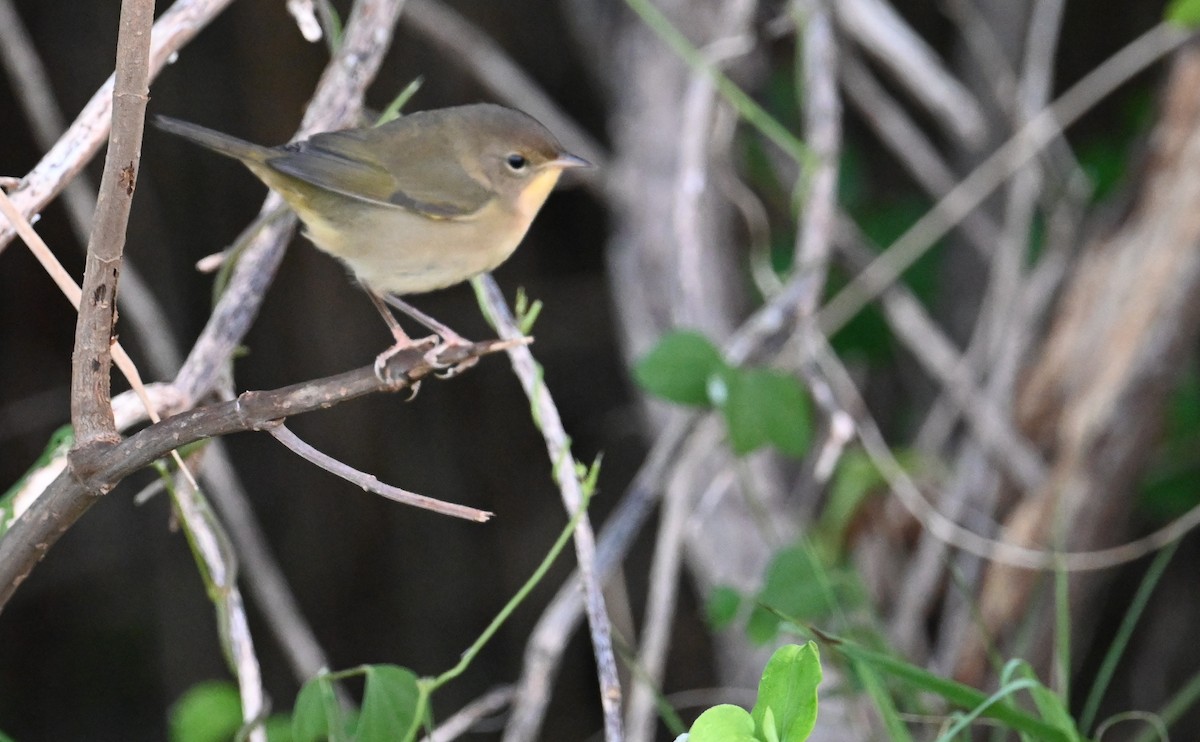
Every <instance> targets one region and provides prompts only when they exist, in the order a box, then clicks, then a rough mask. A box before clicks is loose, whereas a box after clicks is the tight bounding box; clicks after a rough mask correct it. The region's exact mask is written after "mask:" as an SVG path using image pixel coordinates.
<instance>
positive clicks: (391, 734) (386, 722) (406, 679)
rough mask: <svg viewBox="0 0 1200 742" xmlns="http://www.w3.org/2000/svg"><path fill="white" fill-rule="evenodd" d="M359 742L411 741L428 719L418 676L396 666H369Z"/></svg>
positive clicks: (360, 717) (360, 716)
mask: <svg viewBox="0 0 1200 742" xmlns="http://www.w3.org/2000/svg"><path fill="white" fill-rule="evenodd" d="M366 670H367V688H366V690H365V691H364V692H363V705H362V713H361V714H360V715H359V721H358V732H357V734H356V735H355V740H356V742H408V741H409V740H412V739H414V738H415V737H416V736H417V732H418V731H419V730H420V728H421V722H423V721H424V720H425V709H424V703H423V701H422V697H421V690H420V687H419V686H418V684H417V676H416V674H414V673H413V671H412V670H409V669H407V668H404V667H398V666H396V665H370V666H368V667H367V668H366Z"/></svg>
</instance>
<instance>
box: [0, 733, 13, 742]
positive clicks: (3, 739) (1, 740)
mask: <svg viewBox="0 0 1200 742" xmlns="http://www.w3.org/2000/svg"><path fill="white" fill-rule="evenodd" d="M0 742H16V740H15V739H13V738H12V737H10V736H8V735H7V734H5V733H4V732H0Z"/></svg>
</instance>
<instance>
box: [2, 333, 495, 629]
mask: <svg viewBox="0 0 1200 742" xmlns="http://www.w3.org/2000/svg"><path fill="white" fill-rule="evenodd" d="M503 347H504V346H503V345H502V344H497V343H477V344H475V345H474V346H471V347H470V348H467V349H463V351H462V355H461V356H456V359H464V358H474V357H481V356H483V355H487V354H490V353H493V352H496V351H497V350H500V349H502V348H503ZM443 369H444V366H443V365H442V364H441V363H430V361H428V360H426V358H425V357H424V352H423V348H421V347H417V348H413V349H409V350H405V351H401V352H400V353H397V354H396V355H395V356H393V357H392V358H391V359H389V362H388V366H387V369H386V371H387V373H386V376H387V377H388V378H390V379H396V381H383V380H381V379H380V378H379V377H378V376H377V375H376V373H375V367H374V366H365V367H363V368H359V369H355V370H353V371H347V372H345V373H341V374H337V375H335V376H329V377H326V378H323V379H317V380H314V381H309V382H305V383H302V384H293V385H291V386H286V387H282V388H280V389H274V390H270V391H248V392H243V393H241V394H240V395H238V397H237V399H233V400H230V401H227V402H221V403H219V404H212V405H208V406H205V407H198V408H195V409H192V410H189V411H187V412H182V413H180V414H178V415H175V416H173V417H169V418H167V419H165V420H163V421H162V422H159V423H155V424H153V425H150V426H148V427H146V428H143V429H142V430H140V431H138V432H137V433H135V434H134V435H132V436H129V437H128V438H126V439H124V440H122V441H121V442H120V443H119V444H117V445H115V446H112V447H111V448H109V449H108V450H106V451H104V452H103V453H102V454H101V455H100V456H98V457H97V460H96V462H95V469H94V471H93V472H92V473H91V475H90V476H89V477H87V478H86V479H83V480H80V479H77V478H76V477H75V476H73V475H72V474H71V473H70V472H64V473H63V474H61V475H59V476H58V478H56V479H55V480H54V481H53V482H52V483H51V484H50V486H49V487H47V488H46V490H45V492H44V493H43V494H42V496H41V497H39V498H38V499H37V500H36V501H35V502H34V503H33V504H32V505H31V506H30V507H29V509H28V510H27V511H25V513H24V514H23V515H22V516H21V517H20V518H18V519H17V520H16V522H14V523H13V526H12V529H11V530H9V531H8V533H6V534H5V536H4V538H2V539H0V611H3V608H4V606H5V605H6V604H7V603H8V600H9V598H11V597H12V594H13V592H15V590H16V589H17V587H18V586H19V585H20V584H21V582H22V581H24V579H25V578H26V577H28V576H29V573H30V572H32V571H33V568H34V566H35V565H36V564H37V563H38V561H40V560H41V558H42V556H44V555H45V553H46V551H47V550H48V549H49V548H50V547H51V546H53V545H54V543H55V542H56V541H57V540H58V538H59V537H60V536H61V535H62V534H63V533H65V532H66V531H67V529H69V528H70V527H71V526H72V525H73V524H74V523H75V521H76V520H78V519H79V517H80V516H81V515H83V513H84V512H86V511H87V509H88V508H89V507H91V506H92V504H94V503H95V502H97V501H98V500H99V498H98V497H96V496H95V495H96V494H97V493H104V492H108V491H109V490H111V489H112V488H113V487H114V486H116V484H117V483H118V482H120V481H121V480H123V479H124V478H125V477H127V476H129V475H130V474H132V473H134V472H136V471H138V470H140V469H142V468H143V467H145V466H147V465H149V464H150V463H152V462H154V461H156V460H158V459H159V458H161V457H163V456H165V455H167V454H168V453H169V452H171V451H172V450H175V449H177V448H180V447H182V446H186V445H188V444H189V443H194V442H196V441H199V440H202V439H204V438H212V437H214V436H219V435H228V434H229V433H238V432H244V431H249V430H263V429H265V428H266V427H267V426H268V425H270V424H271V423H272V422H274V421H276V420H284V419H286V418H288V417H291V416H292V415H299V414H301V413H304V412H312V411H314V410H321V409H327V408H329V407H332V406H334V405H336V404H340V403H342V402H345V401H348V400H351V399H355V398H357V397H361V396H364V395H367V394H372V393H375V392H385V391H386V392H395V391H399V390H402V389H407V388H410V387H411V386H412V385H413V384H414V383H416V382H417V381H420V380H421V379H423V378H425V377H426V376H428V375H429V374H431V373H435V372H437V371H440V370H443Z"/></svg>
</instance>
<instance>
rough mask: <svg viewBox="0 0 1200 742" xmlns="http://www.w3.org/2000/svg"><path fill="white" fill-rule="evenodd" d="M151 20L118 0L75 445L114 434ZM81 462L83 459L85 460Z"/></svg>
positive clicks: (148, 12) (80, 335)
mask: <svg viewBox="0 0 1200 742" xmlns="http://www.w3.org/2000/svg"><path fill="white" fill-rule="evenodd" d="M153 21H154V2H153V0H124V2H122V3H121V21H120V30H119V32H118V35H117V65H116V73H115V75H114V80H115V82H114V85H113V127H112V130H111V136H110V138H109V142H108V156H107V157H106V158H105V162H104V175H103V176H102V177H101V179H100V198H99V199H98V200H97V203H96V218H95V220H94V222H93V224H92V236H91V240H90V241H89V243H88V253H87V267H86V268H85V269H84V273H83V303H82V305H81V306H80V308H79V318H78V321H77V323H76V325H75V352H74V362H73V363H72V366H71V424H72V425H73V426H74V428H75V447H76V450H77V451H79V452H84V451H86V450H87V449H88V448H89V447H91V446H93V445H94V444H98V443H102V444H111V443H113V442H115V441H117V440H119V439H120V436H118V435H117V430H116V424H115V423H114V422H113V416H112V399H111V397H112V395H111V393H110V392H109V380H110V379H109V370H110V368H111V365H112V352H111V350H110V345H111V343H112V338H113V329H114V325H115V324H116V319H117V316H116V300H117V279H118V278H119V277H120V273H121V256H122V254H123V252H124V250H125V230H126V228H127V227H128V225H129V210H130V207H131V206H132V204H133V191H134V187H135V185H136V183H137V172H138V163H139V162H140V161H141V150H142V130H143V128H144V126H145V123H146V122H145V117H146V101H147V99H148V98H149V87H148V85H149V83H148V79H149V67H150V27H151V25H152V24H153ZM80 463H82V464H83V465H85V466H86V462H85V461H81V462H80ZM72 465H73V466H74V462H73V464H72Z"/></svg>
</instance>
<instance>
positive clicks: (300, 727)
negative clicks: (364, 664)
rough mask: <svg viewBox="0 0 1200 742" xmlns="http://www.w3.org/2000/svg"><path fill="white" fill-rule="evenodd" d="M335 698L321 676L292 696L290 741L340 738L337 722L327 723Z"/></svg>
mask: <svg viewBox="0 0 1200 742" xmlns="http://www.w3.org/2000/svg"><path fill="white" fill-rule="evenodd" d="M336 707H337V698H336V697H334V695H333V685H332V684H331V683H330V682H329V679H328V678H326V677H325V676H324V675H318V676H316V677H315V678H313V679H312V680H309V681H308V682H307V683H305V684H304V687H302V688H301V689H300V693H298V694H297V695H296V706H295V708H294V710H293V711H292V739H293V742H324V741H325V740H340V739H344V737H345V735H344V734H342V731H341V729H340V726H339V722H338V721H336V719H335V720H333V721H332V722H331V720H330V718H329V717H330V709H331V708H333V709H336Z"/></svg>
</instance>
